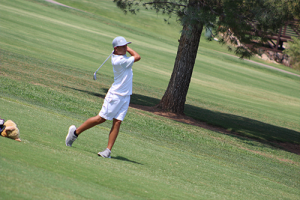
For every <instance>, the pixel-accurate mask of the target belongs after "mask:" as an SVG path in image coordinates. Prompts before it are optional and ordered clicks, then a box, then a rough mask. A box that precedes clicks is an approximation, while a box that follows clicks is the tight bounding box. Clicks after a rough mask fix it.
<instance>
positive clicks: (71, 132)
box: [66, 125, 77, 147]
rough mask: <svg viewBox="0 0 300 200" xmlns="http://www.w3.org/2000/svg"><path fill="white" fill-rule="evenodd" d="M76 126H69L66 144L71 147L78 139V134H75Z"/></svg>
mask: <svg viewBox="0 0 300 200" xmlns="http://www.w3.org/2000/svg"><path fill="white" fill-rule="evenodd" d="M75 130H76V126H74V125H72V126H70V127H69V132H68V135H67V136H66V146H69V147H71V146H72V144H73V142H74V141H75V140H76V139H77V136H76V135H75V134H74V132H75Z"/></svg>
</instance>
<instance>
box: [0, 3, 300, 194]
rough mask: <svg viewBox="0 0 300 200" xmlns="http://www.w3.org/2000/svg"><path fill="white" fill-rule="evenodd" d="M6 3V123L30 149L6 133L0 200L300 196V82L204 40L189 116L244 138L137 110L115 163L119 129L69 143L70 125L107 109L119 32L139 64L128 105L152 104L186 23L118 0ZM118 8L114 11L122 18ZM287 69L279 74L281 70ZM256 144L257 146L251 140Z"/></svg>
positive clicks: (0, 38) (1, 56) (1, 107)
mask: <svg viewBox="0 0 300 200" xmlns="http://www.w3.org/2000/svg"><path fill="white" fill-rule="evenodd" d="M60 2H62V3H65V4H67V5H70V6H73V7H76V8H77V9H80V10H84V11H86V12H83V11H78V10H72V9H68V8H63V7H60V6H57V5H52V4H50V3H47V2H45V1H42V0H30V1H24V0H23V1H19V0H16V1H9V0H4V1H1V2H0V12H1V18H0V19H1V23H0V26H1V27H0V29H1V32H0V50H1V52H0V60H1V65H0V94H1V95H0V117H1V118H4V119H12V120H13V121H15V122H16V123H17V125H18V127H19V129H20V133H21V139H22V142H21V143H19V142H15V141H13V140H9V139H6V138H2V137H1V138H0V145H1V153H0V181H1V187H0V199H299V198H300V192H299V187H300V181H299V180H300V176H299V167H300V157H299V155H297V154H294V153H290V152H288V151H286V150H284V149H282V148H281V147H280V146H279V145H277V143H274V141H277V142H291V143H295V144H300V138H299V132H300V124H299V121H300V116H299V113H300V112H299V111H300V91H299V90H300V89H299V83H300V79H299V77H296V76H293V75H289V74H285V73H282V72H277V71H275V70H271V69H266V68H264V67H262V66H260V65H257V64H253V63H250V62H248V61H243V60H239V59H237V58H235V57H232V56H230V55H226V54H222V53H218V52H216V51H219V52H226V47H222V46H219V45H218V43H216V42H210V43H209V42H207V41H206V40H205V38H202V39H201V43H200V48H199V52H198V56H197V60H196V65H195V69H194V73H193V78H192V82H191V85H190V89H189V92H188V96H187V105H186V108H185V110H186V111H185V112H186V115H188V116H192V117H193V118H195V119H199V120H202V121H205V122H207V123H209V124H213V125H217V126H221V127H224V128H226V129H228V130H234V131H235V132H237V133H239V135H243V136H247V137H240V136H236V135H225V134H222V133H219V132H215V131H211V130H206V129H203V128H199V127H195V126H191V125H187V124H184V123H179V122H175V121H172V120H169V119H166V118H163V117H160V116H156V115H154V114H151V113H148V112H145V111H140V110H137V109H133V108H130V109H129V112H128V114H127V116H126V118H125V120H124V122H123V123H122V126H121V131H120V135H119V137H118V139H117V142H116V144H115V146H114V149H113V153H112V159H101V158H99V157H98V156H97V152H98V151H100V150H103V148H105V146H106V144H107V137H108V132H109V130H110V126H111V123H110V122H106V123H104V124H102V125H101V126H97V127H94V128H92V129H90V130H88V131H86V132H85V133H84V134H82V135H81V136H80V138H79V139H78V140H77V141H76V142H75V143H74V147H73V148H68V147H66V146H65V144H64V139H65V135H66V131H67V130H68V127H69V126H70V125H71V124H75V125H77V126H78V125H80V124H81V123H83V122H84V121H85V120H86V119H87V118H88V117H91V116H94V115H96V114H97V113H98V112H99V109H100V108H101V105H102V102H103V97H104V96H105V94H106V92H107V90H108V89H109V87H110V85H111V84H112V82H113V74H112V69H111V67H110V64H109V62H107V64H105V65H104V66H103V68H101V70H100V71H99V72H98V74H97V76H98V80H97V81H93V79H92V76H93V73H94V71H95V70H96V69H97V68H98V67H99V65H100V64H101V63H102V62H103V61H104V59H105V58H106V57H107V56H108V55H109V54H110V52H111V50H112V48H111V41H112V39H113V38H114V37H115V36H118V35H123V36H125V37H126V39H127V38H128V40H129V41H132V42H133V43H132V44H131V47H132V48H133V49H135V50H136V51H138V52H139V53H140V54H141V57H142V60H141V61H140V62H138V63H136V64H135V65H134V88H133V90H134V94H133V95H132V100H131V102H132V103H134V104H139V105H147V106H154V105H155V104H157V103H158V102H159V99H160V98H161V97H162V95H163V93H164V91H165V89H166V87H167V84H168V81H169V78H170V74H171V72H172V68H173V64H174V60H175V56H176V51H177V45H178V42H177V39H178V38H179V34H180V33H179V30H180V27H179V26H178V25H176V24H175V23H172V24H171V25H170V26H167V25H166V24H164V23H163V17H162V16H160V15H157V14H156V13H152V12H151V11H141V13H140V14H139V15H137V16H132V15H126V16H124V15H123V14H122V12H120V11H119V10H118V9H117V8H116V7H115V5H114V4H113V3H112V2H111V1H101V2H98V1H95V0H89V1H75V0H74V1H70V0H62V1H60ZM116 13H118V14H117V15H116ZM282 68H283V67H282ZM251 138H256V139H258V140H252V139H251Z"/></svg>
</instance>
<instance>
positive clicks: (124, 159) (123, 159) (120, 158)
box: [111, 156, 143, 165]
mask: <svg viewBox="0 0 300 200" xmlns="http://www.w3.org/2000/svg"><path fill="white" fill-rule="evenodd" d="M111 159H116V160H121V161H126V162H131V163H134V164H139V165H143V164H142V163H139V162H136V161H133V160H129V159H128V158H124V157H122V156H116V157H113V156H112V157H111Z"/></svg>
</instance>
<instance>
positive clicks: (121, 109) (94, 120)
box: [66, 36, 141, 158]
mask: <svg viewBox="0 0 300 200" xmlns="http://www.w3.org/2000/svg"><path fill="white" fill-rule="evenodd" d="M130 43H131V42H127V41H126V40H125V38H124V37H121V36H119V37H116V38H115V39H114V40H113V42H112V45H113V48H114V52H113V55H112V57H111V63H112V66H113V71H114V83H113V84H112V86H111V87H110V89H109V90H108V92H107V94H106V96H105V99H104V103H103V105H102V109H101V110H100V112H99V114H98V115H97V116H95V117H91V118H89V119H87V120H86V121H85V122H84V123H83V124H82V125H81V126H79V127H78V128H76V127H75V126H74V125H72V126H70V127H69V132H68V135H67V136H66V145H67V146H72V144H73V142H74V141H75V140H76V139H77V137H78V136H79V135H80V134H81V133H82V132H83V131H85V130H87V129H89V128H92V127H93V126H96V125H98V124H101V123H103V122H105V121H106V120H113V124H112V128H111V130H110V133H109V137H108V144H107V148H106V149H105V150H104V151H102V152H99V153H98V155H99V156H102V157H104V158H110V154H111V149H112V147H113V145H114V143H115V141H116V139H117V136H118V134H119V129H120V126H121V122H122V121H123V120H124V118H125V115H126V113H127V110H128V107H129V102H130V95H131V94H132V76H133V74H132V65H133V63H134V62H137V61H139V60H140V59H141V57H140V55H139V54H138V53H136V52H135V51H134V50H132V49H131V48H129V47H127V44H130ZM126 52H128V53H129V54H130V55H131V56H130V57H127V56H126Z"/></svg>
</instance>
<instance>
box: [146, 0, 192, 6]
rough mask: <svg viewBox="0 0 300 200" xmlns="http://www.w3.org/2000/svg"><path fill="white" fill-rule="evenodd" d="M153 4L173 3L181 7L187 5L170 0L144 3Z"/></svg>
mask: <svg viewBox="0 0 300 200" xmlns="http://www.w3.org/2000/svg"><path fill="white" fill-rule="evenodd" d="M152 4H172V5H175V6H179V7H187V6H186V5H183V4H178V3H174V2H169V1H164V2H161V1H152V2H148V3H144V5H152Z"/></svg>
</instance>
